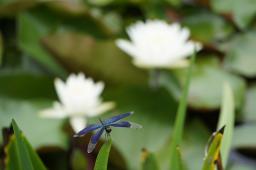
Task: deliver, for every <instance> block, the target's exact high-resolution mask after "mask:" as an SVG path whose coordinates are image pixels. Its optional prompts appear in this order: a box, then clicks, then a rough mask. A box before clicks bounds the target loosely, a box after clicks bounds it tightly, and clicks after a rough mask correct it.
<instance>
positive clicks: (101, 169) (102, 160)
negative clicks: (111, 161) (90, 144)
mask: <svg viewBox="0 0 256 170" xmlns="http://www.w3.org/2000/svg"><path fill="white" fill-rule="evenodd" d="M111 144H112V141H111V140H109V141H107V142H106V143H104V145H103V146H102V147H101V149H100V152H99V154H98V156H97V159H96V163H95V167H94V170H107V169H108V157H109V152H110V149H111Z"/></svg>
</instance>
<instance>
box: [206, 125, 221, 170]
mask: <svg viewBox="0 0 256 170" xmlns="http://www.w3.org/2000/svg"><path fill="white" fill-rule="evenodd" d="M223 132H224V127H223V128H221V129H220V130H219V131H217V132H214V133H213V135H212V136H211V138H210V140H209V143H208V146H207V149H206V155H205V158H204V162H203V167H202V170H215V166H216V161H217V160H218V159H219V156H220V147H221V142H222V139H223Z"/></svg>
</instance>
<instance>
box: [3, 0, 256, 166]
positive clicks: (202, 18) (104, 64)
mask: <svg viewBox="0 0 256 170" xmlns="http://www.w3.org/2000/svg"><path fill="white" fill-rule="evenodd" d="M255 15H256V1H254V0H184V1H181V0H60V1H54V0H53V1H50V2H44V1H43V0H0V63H1V69H0V128H1V129H2V128H4V127H9V126H10V123H11V120H12V118H14V119H15V120H16V121H17V124H18V125H19V128H20V129H22V131H23V133H24V134H25V136H26V137H27V139H28V141H29V142H30V144H31V146H32V147H33V148H34V149H35V150H36V151H37V153H38V154H39V156H40V157H41V159H42V161H43V163H44V164H45V165H46V167H47V168H48V169H53V170H66V169H69V168H73V169H74V170H79V169H85V168H86V167H87V168H91V167H92V166H93V162H94V161H95V158H96V154H97V151H98V150H99V148H100V147H98V148H96V152H95V153H94V155H93V156H90V155H88V154H86V153H85V150H86V149H85V146H86V143H88V139H89V137H87V136H86V137H84V138H82V139H73V138H72V135H73V132H72V130H71V128H70V126H69V124H68V122H67V121H66V120H51V119H50V120H48V119H42V118H39V117H38V111H39V110H41V109H43V108H47V107H50V106H51V105H52V102H53V101H54V100H56V99H57V96H56V93H55V91H54V87H53V79H54V78H55V77H61V78H64V79H65V78H66V77H67V76H68V74H69V73H73V72H76V73H77V72H84V73H85V74H86V75H88V76H91V77H93V78H94V79H95V80H103V81H104V82H106V89H105V91H104V94H103V98H104V100H106V101H107V100H111V101H115V102H116V108H115V109H114V111H113V112H109V113H107V114H105V115H103V118H104V117H108V116H111V115H114V114H118V113H121V112H126V111H135V114H134V115H133V116H132V117H131V118H130V119H131V121H134V122H138V123H140V124H142V125H143V127H144V128H143V129H141V130H135V131H134V130H126V129H114V131H113V133H112V149H111V152H110V156H109V165H108V166H109V169H110V170H112V169H113V170H116V169H118V170H119V169H120V170H122V169H130V170H136V169H140V168H142V166H143V167H145V166H148V165H145V163H143V162H145V160H144V159H142V158H143V152H142V148H146V149H147V150H148V151H149V155H150V156H149V158H148V159H150V160H151V159H152V160H154V161H156V160H157V161H158V163H159V165H154V166H156V167H159V168H160V169H164V170H165V169H166V159H168V158H169V157H168V156H167V155H168V153H165V150H166V148H167V147H169V144H170V141H171V137H172V136H171V134H172V131H173V129H172V127H173V122H174V118H175V115H176V110H177V105H178V102H179V101H178V98H177V95H176V94H180V93H181V89H182V87H183V85H184V81H185V77H186V76H185V74H186V70H183V69H176V70H166V77H169V78H172V82H173V83H174V84H176V85H178V88H176V91H175V92H171V94H170V93H169V92H170V91H167V90H166V89H164V88H158V89H151V88H149V87H148V79H149V75H148V73H147V71H146V70H142V69H138V68H136V67H135V66H133V65H132V63H131V58H130V57H129V56H127V55H125V54H124V53H123V52H122V51H120V50H119V49H118V48H117V47H116V45H115V43H114V41H115V39H116V38H120V37H123V38H127V34H126V32H125V28H126V27H127V26H129V25H130V24H132V23H134V22H135V21H137V20H146V19H162V20H165V21H167V22H170V23H172V22H180V23H181V24H182V25H183V26H186V27H188V28H190V30H191V36H192V39H194V40H197V41H200V42H201V43H203V45H204V49H203V50H202V51H201V52H200V53H199V54H198V55H197V59H196V63H195V67H194V69H193V71H192V79H191V84H190V91H189V96H188V105H189V110H188V113H187V114H188V117H187V119H186V125H185V127H184V133H185V134H184V137H183V144H182V145H181V146H180V148H181V157H182V160H183V161H184V167H185V168H186V169H187V170H197V169H201V167H202V162H203V157H204V147H205V145H206V143H207V140H208V138H209V136H210V134H211V133H212V132H213V131H214V130H215V129H216V126H217V120H218V116H219V109H220V106H221V103H222V88H223V83H224V82H228V83H229V84H230V85H231V87H232V90H233V93H234V98H235V108H236V125H237V126H236V127H235V129H234V132H233V140H232V147H231V149H232V150H231V154H230V159H229V161H228V168H227V169H228V170H253V169H255V166H256V161H255V158H256V157H255V155H256V152H255V149H256V136H255V135H254V133H255V131H256V122H255V121H256V107H255V101H256V90H255V89H256V85H255V84H256V82H255V77H256V67H255V66H256V48H255V47H256V27H255V26H256V20H255ZM170 48H171V47H170ZM166 77H165V78H166ZM89 121H90V123H94V122H95V121H97V118H95V119H90V120H89ZM102 141H103V140H102ZM0 144H2V146H3V147H2V151H3V152H4V147H6V145H4V144H6V143H5V140H4V138H2V137H0ZM4 160H5V155H4V154H2V153H1V161H0V165H1V166H0V169H1V168H4V167H5V166H6V163H5V161H4ZM143 160H144V161H143ZM146 160H147V159H146ZM146 163H147V161H146ZM151 163H152V162H151ZM153 163H155V162H153ZM147 164H148V163H147ZM149 164H150V162H149ZM79 165H80V166H79Z"/></svg>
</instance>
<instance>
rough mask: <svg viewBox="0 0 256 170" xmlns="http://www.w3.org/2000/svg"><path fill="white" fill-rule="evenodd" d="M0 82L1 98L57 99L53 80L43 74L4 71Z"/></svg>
mask: <svg viewBox="0 0 256 170" xmlns="http://www.w3.org/2000/svg"><path fill="white" fill-rule="evenodd" d="M0 82H1V83H0V96H1V97H10V98H16V99H17V98H19V99H32V98H41V99H43V98H45V99H55V98H56V94H55V93H54V87H53V79H51V78H48V77H46V76H44V75H41V74H34V73H28V72H25V71H20V70H16V71H14V70H12V71H10V70H9V71H2V72H0ZM28 88H29V90H28ZM39 89H40V90H39Z"/></svg>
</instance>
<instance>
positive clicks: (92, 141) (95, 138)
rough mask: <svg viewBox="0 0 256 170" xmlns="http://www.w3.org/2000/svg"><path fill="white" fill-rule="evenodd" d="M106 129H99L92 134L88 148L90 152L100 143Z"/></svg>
mask: <svg viewBox="0 0 256 170" xmlns="http://www.w3.org/2000/svg"><path fill="white" fill-rule="evenodd" d="M104 130H105V129H104V128H101V129H100V130H98V131H97V133H95V134H94V135H92V137H91V139H90V142H89V144H88V148H87V152H88V153H91V152H92V151H93V149H94V148H95V146H96V144H97V143H98V141H99V139H100V136H101V135H102V133H103V132H104Z"/></svg>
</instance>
